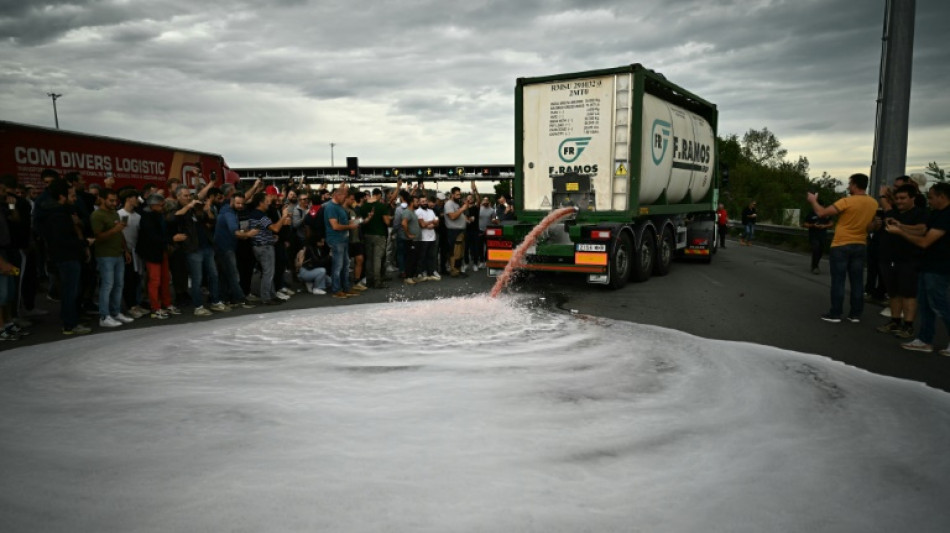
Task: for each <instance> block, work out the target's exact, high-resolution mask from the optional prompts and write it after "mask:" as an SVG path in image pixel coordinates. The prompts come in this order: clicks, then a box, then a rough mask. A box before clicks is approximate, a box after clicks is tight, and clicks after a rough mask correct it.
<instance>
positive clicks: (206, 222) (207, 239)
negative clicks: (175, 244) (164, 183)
mask: <svg viewBox="0 0 950 533" xmlns="http://www.w3.org/2000/svg"><path fill="white" fill-rule="evenodd" d="M178 205H180V206H182V207H181V208H180V209H179V210H178V211H175V222H176V223H177V224H178V231H179V233H184V234H185V235H187V237H188V238H187V239H185V241H184V242H183V243H182V250H183V251H184V252H185V258H186V260H187V261H188V280H189V281H190V283H191V303H192V304H193V305H194V306H195V311H194V313H195V316H210V315H211V314H212V313H211V311H218V312H225V311H230V310H231V308H230V307H228V306H226V305H224V303H223V302H222V301H221V295H220V293H219V292H218V268H217V266H216V265H215V264H214V247H213V246H212V233H211V228H212V227H213V226H214V214H213V213H212V212H211V204H210V203H205V202H203V201H201V200H199V199H197V198H194V197H193V196H192V194H191V191H189V190H188V189H186V188H184V187H182V188H181V189H178ZM205 279H207V280H208V292H209V293H210V297H211V302H212V303H211V305H209V306H208V307H205V306H204V294H202V292H201V284H202V283H203V282H204V280H205Z"/></svg>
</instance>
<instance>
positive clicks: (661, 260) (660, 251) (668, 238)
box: [653, 227, 676, 276]
mask: <svg viewBox="0 0 950 533" xmlns="http://www.w3.org/2000/svg"><path fill="white" fill-rule="evenodd" d="M675 252H676V241H675V240H674V238H673V230H672V228H669V227H666V228H664V229H663V236H662V237H661V238H660V242H659V243H658V247H657V250H656V261H655V262H654V264H653V275H655V276H665V275H667V274H669V273H670V266H672V264H673V254H674V253H675Z"/></svg>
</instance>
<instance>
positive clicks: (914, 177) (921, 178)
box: [910, 173, 927, 189]
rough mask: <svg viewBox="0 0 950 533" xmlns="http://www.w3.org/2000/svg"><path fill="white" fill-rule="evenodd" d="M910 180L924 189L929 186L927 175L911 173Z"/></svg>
mask: <svg viewBox="0 0 950 533" xmlns="http://www.w3.org/2000/svg"><path fill="white" fill-rule="evenodd" d="M910 181H912V182H914V183H916V184H917V187H918V188H920V189H923V188H924V187H926V186H927V175H926V174H920V173H915V174H911V175H910Z"/></svg>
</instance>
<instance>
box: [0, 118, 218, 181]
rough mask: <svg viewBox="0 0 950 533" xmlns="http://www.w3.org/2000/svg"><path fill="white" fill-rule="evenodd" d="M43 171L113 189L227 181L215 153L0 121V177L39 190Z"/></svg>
mask: <svg viewBox="0 0 950 533" xmlns="http://www.w3.org/2000/svg"><path fill="white" fill-rule="evenodd" d="M47 168H49V169H52V170H55V171H57V172H59V173H60V175H64V174H66V173H68V172H80V173H82V175H83V178H84V179H85V180H86V181H87V182H89V183H102V181H103V180H105V179H106V177H108V176H112V177H113V178H115V181H116V187H122V186H126V185H131V186H133V187H135V188H137V189H139V188H141V187H142V186H144V185H145V184H146V183H155V184H157V185H159V186H160V187H161V186H163V185H164V183H165V182H166V181H167V180H168V179H169V178H178V179H181V180H182V182H183V183H185V184H186V186H188V187H192V188H194V187H200V186H203V185H204V183H207V181H208V180H210V179H211V173H212V172H214V177H215V178H216V179H224V180H229V179H232V176H229V169H228V168H227V166H226V165H225V163H224V159H223V158H222V157H221V156H219V155H216V154H207V153H201V152H194V151H189V150H180V149H176V148H168V147H163V146H159V145H152V144H146V143H136V142H132V141H125V140H121V139H110V138H108V137H99V136H95V135H84V134H79V133H73V132H65V131H61V130H52V129H47V128H40V127H35V126H27V125H21V124H14V123H10V122H0V173H3V174H7V173H9V174H13V175H15V176H17V178H18V180H19V181H20V182H22V183H24V184H32V185H36V186H42V185H43V184H42V182H41V181H40V173H41V172H42V171H43V170H44V169H47Z"/></svg>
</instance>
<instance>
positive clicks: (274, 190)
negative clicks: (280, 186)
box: [264, 185, 280, 196]
mask: <svg viewBox="0 0 950 533" xmlns="http://www.w3.org/2000/svg"><path fill="white" fill-rule="evenodd" d="M264 192H266V193H267V194H269V195H271V196H280V191H278V190H277V187H274V186H273V185H268V186H267V189H265V190H264Z"/></svg>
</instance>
